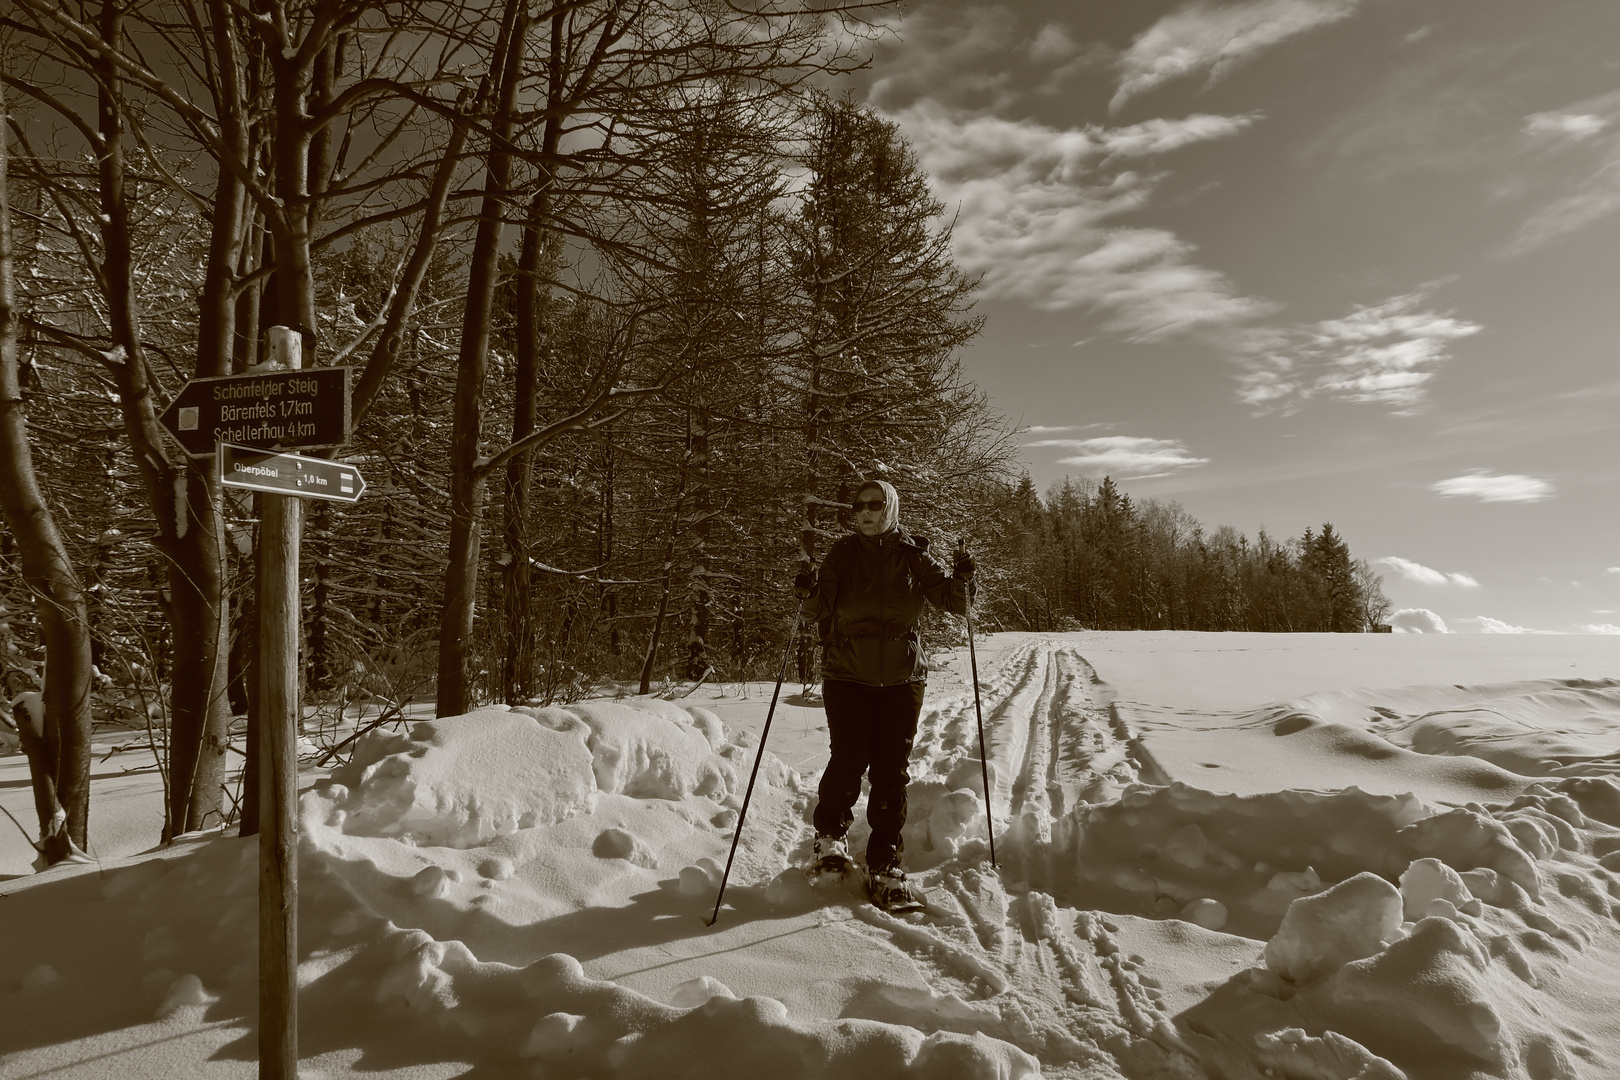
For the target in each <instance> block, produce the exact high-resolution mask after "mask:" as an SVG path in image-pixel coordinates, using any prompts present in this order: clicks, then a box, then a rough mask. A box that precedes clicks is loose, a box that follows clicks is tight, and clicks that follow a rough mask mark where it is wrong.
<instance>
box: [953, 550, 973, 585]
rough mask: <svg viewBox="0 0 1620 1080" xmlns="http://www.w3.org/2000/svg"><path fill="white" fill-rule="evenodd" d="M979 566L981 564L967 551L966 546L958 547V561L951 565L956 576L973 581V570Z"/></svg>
mask: <svg viewBox="0 0 1620 1080" xmlns="http://www.w3.org/2000/svg"><path fill="white" fill-rule="evenodd" d="M978 568H979V564H978V563H976V562H974V561H973V556H971V555H969V554H968V553H967V549H966V548H961V549H958V551H957V552H956V563H955V565H953V566H952V567H951V573H952V574H953V575H954V576H955V577H957V578H958V579H960V580H962V581H972V580H973V572H974V571H975V570H977V569H978Z"/></svg>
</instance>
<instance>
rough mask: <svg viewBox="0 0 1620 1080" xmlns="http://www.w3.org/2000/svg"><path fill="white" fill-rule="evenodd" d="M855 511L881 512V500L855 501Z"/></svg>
mask: <svg viewBox="0 0 1620 1080" xmlns="http://www.w3.org/2000/svg"><path fill="white" fill-rule="evenodd" d="M855 509H856V510H881V509H883V500H882V499H856V500H855Z"/></svg>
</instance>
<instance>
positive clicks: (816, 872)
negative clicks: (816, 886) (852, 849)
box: [804, 836, 855, 882]
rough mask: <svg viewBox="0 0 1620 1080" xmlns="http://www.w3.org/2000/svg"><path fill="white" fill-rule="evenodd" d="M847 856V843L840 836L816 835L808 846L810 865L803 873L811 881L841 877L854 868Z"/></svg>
mask: <svg viewBox="0 0 1620 1080" xmlns="http://www.w3.org/2000/svg"><path fill="white" fill-rule="evenodd" d="M854 865H855V864H854V863H852V862H851V861H850V858H849V845H848V844H846V843H844V840H843V838H842V837H837V836H818V837H816V839H815V843H813V844H812V845H811V846H810V865H809V866H807V867H806V868H805V871H804V872H805V874H806V875H807V876H808V877H809V878H810V880H811V881H812V882H817V881H820V880H822V879H831V878H842V877H843V876H844V875H845V874H848V873H849V872H850V870H851V869H853V868H854Z"/></svg>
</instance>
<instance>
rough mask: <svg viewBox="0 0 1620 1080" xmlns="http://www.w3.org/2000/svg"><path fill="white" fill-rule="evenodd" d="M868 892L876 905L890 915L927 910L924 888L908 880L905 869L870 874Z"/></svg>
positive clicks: (867, 882) (867, 883)
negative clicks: (919, 887) (921, 888)
mask: <svg viewBox="0 0 1620 1080" xmlns="http://www.w3.org/2000/svg"><path fill="white" fill-rule="evenodd" d="M866 894H867V896H869V897H870V898H871V900H872V905H873V906H874V907H876V908H878V909H879V910H880V911H886V912H888V913H889V914H890V915H907V914H910V913H911V912H914V911H925V910H927V907H928V905H927V904H926V903H924V901H923V894H922V890H920V889H918V888H917V887H916V886H914V885H912V884H911V883H910V882H909V881H907V880H906V875H905V871H903V870H899V869H895V870H879V871H877V872H875V873H873V874H871V875H869V876H868V878H867V880H866Z"/></svg>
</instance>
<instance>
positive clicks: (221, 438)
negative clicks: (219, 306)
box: [159, 326, 366, 1080]
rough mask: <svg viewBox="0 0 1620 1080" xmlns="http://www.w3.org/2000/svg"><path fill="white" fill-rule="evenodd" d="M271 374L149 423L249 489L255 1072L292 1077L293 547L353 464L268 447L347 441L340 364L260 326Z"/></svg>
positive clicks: (350, 486)
mask: <svg viewBox="0 0 1620 1080" xmlns="http://www.w3.org/2000/svg"><path fill="white" fill-rule="evenodd" d="M269 339H270V350H271V355H272V357H273V361H274V366H275V367H276V368H278V369H279V370H274V371H267V372H258V373H254V374H249V375H231V376H226V377H223V378H214V379H193V380H192V381H191V382H189V383H187V384H186V385H185V387H184V388H183V389H182V390H181V391H180V393H179V395H177V396H176V398H175V400H174V401H173V402H171V403H170V405H169V408H168V409H166V410H164V412H163V415H162V416H161V417H160V418H159V419H160V420H161V422H162V423H163V425H164V427H166V428H168V430H169V432H170V434H172V435H174V437H175V438H176V439H177V440H178V441H179V442H180V445H181V446H182V447H183V448H184V449H185V451H186V453H187V454H189V455H191V456H192V457H208V456H212V457H214V458H215V460H216V463H217V464H216V467H217V468H218V469H219V470H220V482H221V483H222V484H223V485H224V486H226V487H234V488H246V489H248V490H251V491H257V492H259V493H260V495H261V498H260V514H259V544H258V552H257V555H258V580H259V592H258V604H259V808H260V809H259V1076H260V1077H261V1078H263V1080H297V1078H298V808H297V800H298V708H299V705H298V625H299V620H298V554H299V552H298V548H299V540H300V535H301V532H302V526H303V504H302V503H301V501H300V500H302V499H329V500H333V501H336V502H347V503H352V502H355V501H356V500H357V499H359V498H360V496H361V494H362V493H363V492H364V491H365V489H366V484H365V481H364V480H362V479H361V477H360V472H359V470H358V469H356V468H355V467H354V466H352V465H346V464H344V463H342V462H336V461H327V460H325V459H323V458H311V457H304V456H302V455H299V454H286V453H278V452H277V451H278V450H281V449H286V448H291V447H300V448H308V447H315V446H341V445H342V444H343V443H344V442H346V441H348V438H349V424H350V415H349V383H348V374H349V369H347V368H310V369H305V368H304V367H303V339H302V338H301V337H300V336H299V334H298V333H297V332H296V331H294V330H291V329H289V328H287V327H285V326H273V327H271V328H270V331H269Z"/></svg>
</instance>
